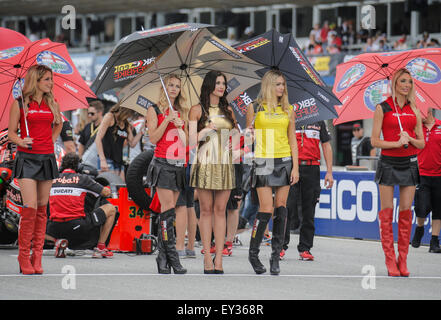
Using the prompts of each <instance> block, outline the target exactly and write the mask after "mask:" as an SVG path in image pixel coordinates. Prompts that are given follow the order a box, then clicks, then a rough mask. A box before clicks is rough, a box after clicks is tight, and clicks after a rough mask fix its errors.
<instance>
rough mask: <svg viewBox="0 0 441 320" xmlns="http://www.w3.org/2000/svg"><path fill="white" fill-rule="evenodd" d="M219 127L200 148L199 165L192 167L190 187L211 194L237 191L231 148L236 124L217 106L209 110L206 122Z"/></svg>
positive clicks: (197, 162) (197, 157) (198, 151)
mask: <svg viewBox="0 0 441 320" xmlns="http://www.w3.org/2000/svg"><path fill="white" fill-rule="evenodd" d="M210 121H211V122H212V123H213V124H214V125H215V126H216V131H212V132H210V133H209V134H208V135H207V137H206V138H205V140H203V141H201V142H200V143H199V145H198V149H197V152H196V161H195V163H194V164H193V165H192V167H191V174H190V185H191V186H192V187H194V188H199V189H209V190H231V189H234V188H235V187H236V178H235V172H234V165H233V163H232V152H231V150H230V148H228V146H229V141H230V139H229V137H230V133H231V132H230V131H231V129H233V124H232V123H231V122H230V121H229V120H228V119H227V118H225V116H224V115H223V114H222V112H221V110H220V109H219V107H218V106H210V108H209V114H208V119H207V122H206V123H205V126H208V124H209V122H210Z"/></svg>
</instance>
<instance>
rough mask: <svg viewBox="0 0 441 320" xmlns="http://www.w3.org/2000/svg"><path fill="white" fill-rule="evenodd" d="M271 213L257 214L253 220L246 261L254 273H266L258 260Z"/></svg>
mask: <svg viewBox="0 0 441 320" xmlns="http://www.w3.org/2000/svg"><path fill="white" fill-rule="evenodd" d="M270 218H271V213H266V212H258V213H257V215H256V219H255V220H254V225H253V230H252V232H251V239H250V249H249V254H248V261H250V263H251V266H252V267H253V269H254V272H256V273H257V274H262V273H265V272H266V269H265V267H264V266H263V264H262V262H260V260H259V252H260V244H261V243H262V239H263V234H264V233H265V229H266V226H267V224H268V221H269V219H270Z"/></svg>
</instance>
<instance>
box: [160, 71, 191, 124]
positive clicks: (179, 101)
mask: <svg viewBox="0 0 441 320" xmlns="http://www.w3.org/2000/svg"><path fill="white" fill-rule="evenodd" d="M171 79H177V80H179V82H180V83H182V81H181V78H180V77H179V76H178V75H176V74H169V75H167V76H166V77H165V78H164V85H165V87H166V88H167V85H168V83H169V81H170V80H171ZM168 107H169V105H168V99H167V96H166V94H165V91H164V88H163V87H162V86H161V91H160V93H159V102H158V108H159V110H161V112H164V111H165V110H167V109H168ZM173 108H174V109H175V110H176V111H178V112H179V113H180V114H181V119H183V120H185V121H187V120H188V113H189V111H190V108H188V107H187V103H186V99H185V97H184V94H183V91H182V86H181V89H180V91H179V94H178V96H177V97H176V99H175V102H174V105H173Z"/></svg>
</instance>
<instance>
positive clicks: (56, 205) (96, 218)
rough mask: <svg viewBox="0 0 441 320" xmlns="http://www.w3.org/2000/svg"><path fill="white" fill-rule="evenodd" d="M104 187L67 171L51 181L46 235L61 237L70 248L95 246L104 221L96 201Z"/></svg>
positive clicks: (89, 178) (90, 179)
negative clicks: (66, 241)
mask: <svg viewBox="0 0 441 320" xmlns="http://www.w3.org/2000/svg"><path fill="white" fill-rule="evenodd" d="M103 188H104V187H103V186H102V185H101V184H99V183H97V182H96V181H94V180H93V179H92V178H91V177H89V176H87V175H84V174H79V173H76V172H75V171H74V170H70V169H66V170H64V171H63V172H62V173H61V175H60V176H59V177H58V178H57V179H55V180H54V184H53V185H52V188H51V192H50V197H49V206H50V218H49V223H48V226H47V232H46V233H47V234H48V235H50V236H52V237H54V238H55V239H59V238H64V239H67V240H68V242H69V247H70V248H71V249H93V248H94V247H96V245H97V243H98V238H99V235H100V228H101V226H102V225H103V224H104V223H105V222H106V215H105V213H104V211H103V210H94V209H96V207H98V206H99V205H100V204H101V203H100V204H98V203H97V198H98V197H99V195H100V194H101V192H102V190H103Z"/></svg>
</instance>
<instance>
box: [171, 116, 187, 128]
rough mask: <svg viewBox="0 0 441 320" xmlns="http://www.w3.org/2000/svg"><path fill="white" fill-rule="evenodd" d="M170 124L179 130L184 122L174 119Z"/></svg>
mask: <svg viewBox="0 0 441 320" xmlns="http://www.w3.org/2000/svg"><path fill="white" fill-rule="evenodd" d="M172 122H173V123H174V125H175V126H176V128H178V129H181V128H182V127H183V126H184V120H182V119H181V118H175V119H174V120H173V121H172Z"/></svg>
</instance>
